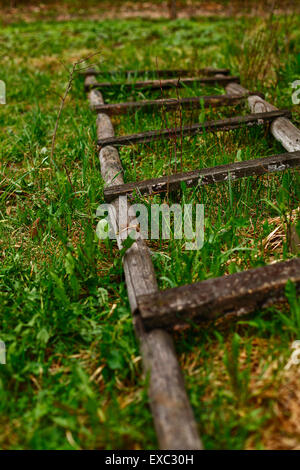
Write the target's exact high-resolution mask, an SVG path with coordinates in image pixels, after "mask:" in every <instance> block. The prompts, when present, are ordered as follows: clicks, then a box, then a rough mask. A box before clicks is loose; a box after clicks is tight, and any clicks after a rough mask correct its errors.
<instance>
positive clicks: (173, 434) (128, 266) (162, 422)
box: [86, 76, 202, 450]
mask: <svg viewBox="0 0 300 470" xmlns="http://www.w3.org/2000/svg"><path fill="white" fill-rule="evenodd" d="M93 79H94V80H95V77H92V76H87V77H86V80H88V83H91V82H93ZM89 98H90V103H91V105H95V104H97V105H99V104H103V98H102V95H101V93H100V92H99V91H98V90H93V91H91V92H90V93H89ZM101 102H102V103H101ZM108 133H110V134H111V137H113V136H114V131H113V127H112V124H111V122H110V119H109V117H108V116H107V115H106V114H98V117H97V135H98V138H101V136H102V134H103V135H104V136H107V134H108ZM99 159H100V165H101V174H102V177H103V179H104V180H105V182H106V184H109V185H114V184H120V183H121V184H122V183H123V182H124V180H123V175H122V165H121V161H120V158H119V153H118V150H117V149H116V148H115V147H112V146H106V147H104V148H102V149H101V151H100V153H99ZM112 205H113V207H114V208H115V212H114V213H112V214H111V216H112V217H113V218H114V223H115V224H116V227H117V231H118V233H119V235H118V237H117V242H118V247H119V249H122V242H123V240H124V237H125V238H126V237H128V234H129V232H131V231H135V232H136V241H135V242H134V243H133V245H132V246H131V247H130V248H129V249H128V250H127V251H126V252H125V255H124V257H123V266H124V273H125V280H126V286H127V291H128V297H129V303H130V308H131V311H132V314H133V323H134V328H135V333H136V336H137V338H138V340H139V342H140V349H141V353H142V357H143V368H144V372H145V374H146V375H148V374H149V388H148V394H149V401H150V407H151V410H152V414H153V418H154V424H155V428H156V432H157V436H158V441H159V445H160V448H161V449H171V450H180V449H190V450H200V449H202V443H201V440H200V438H199V436H198V432H197V424H196V422H195V418H194V415H193V411H192V408H191V405H190V403H189V400H188V397H187V395H186V391H185V387H184V380H183V376H182V373H181V370H180V366H179V364H178V361H177V358H176V352H175V348H174V344H173V340H172V337H171V336H170V335H169V334H168V333H167V332H166V331H162V330H159V329H156V330H153V331H151V332H146V331H145V328H144V325H143V323H142V321H141V318H140V316H139V315H137V313H136V312H137V298H138V297H139V296H140V295H142V294H148V295H151V294H155V293H157V292H158V286H157V281H156V276H155V272H154V267H153V264H152V260H151V255H150V251H149V249H148V247H147V245H146V244H145V242H144V240H142V238H141V237H140V234H139V232H138V231H137V230H136V225H135V224H132V221H129V224H127V221H126V222H125V226H124V223H123V224H122V222H121V218H120V217H119V210H118V209H119V198H117V199H115V200H114V201H113V202H112ZM127 209H129V207H127ZM125 219H126V217H125ZM120 234H122V235H123V237H121V235H120Z"/></svg>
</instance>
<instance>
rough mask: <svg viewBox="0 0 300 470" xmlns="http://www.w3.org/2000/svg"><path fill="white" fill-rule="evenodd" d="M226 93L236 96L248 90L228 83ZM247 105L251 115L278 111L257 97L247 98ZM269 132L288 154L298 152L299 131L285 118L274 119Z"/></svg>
mask: <svg viewBox="0 0 300 470" xmlns="http://www.w3.org/2000/svg"><path fill="white" fill-rule="evenodd" d="M226 92H227V94H228V95H229V96H236V95H240V94H241V93H247V92H248V90H247V89H246V88H244V87H242V86H241V85H239V84H237V83H230V84H228V85H227V86H226ZM248 104H249V107H250V109H251V112H252V113H261V112H265V111H275V110H277V109H278V108H276V107H275V106H273V105H272V104H270V103H268V102H267V101H265V100H264V99H263V98H261V97H260V96H257V95H252V96H249V97H248ZM270 131H271V133H272V135H273V136H274V137H275V139H276V140H278V141H279V142H280V143H281V145H282V146H283V147H284V148H285V149H286V150H287V151H288V152H296V151H297V150H300V130H299V129H298V128H297V127H296V126H294V124H293V123H292V122H291V121H290V120H289V119H287V118H285V117H279V118H277V119H275V120H274V121H273V122H272V124H271V127H270Z"/></svg>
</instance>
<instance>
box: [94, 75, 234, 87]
mask: <svg viewBox="0 0 300 470" xmlns="http://www.w3.org/2000/svg"><path fill="white" fill-rule="evenodd" d="M88 77H90V76H88ZM88 77H87V78H88ZM231 82H239V77H227V76H224V77H223V76H222V77H217V76H213V77H188V78H178V79H177V78H176V79H166V80H164V79H162V80H144V81H140V82H134V81H133V82H125V83H121V82H120V83H117V82H103V83H99V82H95V81H94V82H93V83H90V82H87V83H85V90H86V91H88V90H90V89H93V88H101V90H104V89H107V88H125V89H130V90H131V89H133V88H148V89H151V90H157V89H161V88H173V87H182V86H188V85H193V84H195V83H202V84H206V85H215V84H219V85H224V84H227V83H231Z"/></svg>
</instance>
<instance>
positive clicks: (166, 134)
mask: <svg viewBox="0 0 300 470" xmlns="http://www.w3.org/2000/svg"><path fill="white" fill-rule="evenodd" d="M279 116H290V111H289V110H286V109H283V110H276V111H270V112H263V113H256V114H248V115H247V116H236V117H233V118H227V119H219V120H216V121H205V122H203V123H201V124H192V125H190V126H183V127H177V128H175V129H160V130H155V131H148V132H141V133H138V134H131V135H125V136H121V137H114V138H110V137H108V138H101V139H98V145H100V146H104V145H115V146H120V145H134V144H138V143H146V142H154V141H157V140H162V139H166V140H171V139H174V138H175V137H176V136H178V137H180V136H182V137H185V136H190V135H197V134H199V135H200V134H203V133H206V132H218V131H230V130H233V129H238V128H240V127H243V126H247V127H251V126H260V125H265V124H268V123H270V122H271V121H273V120H274V119H276V118H277V117H279Z"/></svg>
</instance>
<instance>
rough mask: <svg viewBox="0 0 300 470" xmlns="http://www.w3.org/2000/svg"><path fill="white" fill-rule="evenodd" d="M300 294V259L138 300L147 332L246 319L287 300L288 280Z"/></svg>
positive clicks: (169, 290) (168, 290) (142, 297)
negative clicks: (221, 319)
mask: <svg viewBox="0 0 300 470" xmlns="http://www.w3.org/2000/svg"><path fill="white" fill-rule="evenodd" d="M289 279H290V280H291V281H293V282H295V283H296V286H297V289H298V291H300V259H299V258H296V259H293V260H290V261H285V262H281V263H276V264H270V265H267V266H265V267H263V268H257V269H249V270H248V271H243V272H240V273H235V274H231V275H228V276H222V277H219V278H215V279H208V280H207V281H202V282H197V283H195V284H190V285H186V286H181V287H175V288H172V289H167V290H165V291H160V292H159V293H155V294H154V295H153V294H152V295H146V296H141V297H139V298H138V307H139V312H140V315H141V319H142V321H143V323H144V325H145V327H146V328H147V329H151V328H171V327H172V326H174V325H176V324H180V323H187V322H201V321H207V320H215V319H216V318H218V317H220V316H225V315H229V314H235V315H238V316H240V315H245V314H248V313H250V312H253V311H255V310H260V309H262V308H265V307H268V306H270V305H272V304H274V303H276V302H278V301H282V300H284V299H285V295H284V289H285V285H286V283H287V281H288V280H289Z"/></svg>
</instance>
